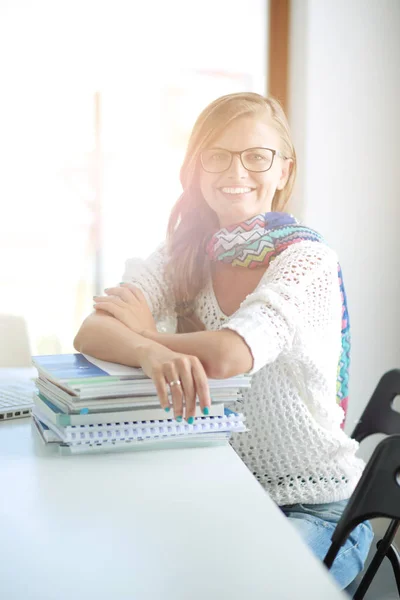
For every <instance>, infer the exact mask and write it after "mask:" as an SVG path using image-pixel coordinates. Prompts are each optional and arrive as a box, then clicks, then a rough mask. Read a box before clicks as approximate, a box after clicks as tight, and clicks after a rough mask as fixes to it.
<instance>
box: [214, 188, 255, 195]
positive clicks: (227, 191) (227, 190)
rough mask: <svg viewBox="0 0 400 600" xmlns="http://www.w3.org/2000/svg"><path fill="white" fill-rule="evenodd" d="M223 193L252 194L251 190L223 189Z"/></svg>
mask: <svg viewBox="0 0 400 600" xmlns="http://www.w3.org/2000/svg"><path fill="white" fill-rule="evenodd" d="M221 191H222V192H224V194H246V193H247V192H251V188H249V187H243V188H239V187H223V188H221Z"/></svg>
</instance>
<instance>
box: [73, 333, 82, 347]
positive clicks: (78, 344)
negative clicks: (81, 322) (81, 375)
mask: <svg viewBox="0 0 400 600" xmlns="http://www.w3.org/2000/svg"><path fill="white" fill-rule="evenodd" d="M73 346H74V348H75V350H76V351H77V352H82V327H81V328H80V329H79V331H78V333H77V334H76V336H75V337H74V341H73Z"/></svg>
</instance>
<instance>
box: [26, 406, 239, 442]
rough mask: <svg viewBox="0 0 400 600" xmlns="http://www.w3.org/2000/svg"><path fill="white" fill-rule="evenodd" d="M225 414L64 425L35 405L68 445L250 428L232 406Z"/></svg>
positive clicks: (39, 415) (38, 416)
mask: <svg viewBox="0 0 400 600" xmlns="http://www.w3.org/2000/svg"><path fill="white" fill-rule="evenodd" d="M224 413H225V414H224V415H223V416H217V417H196V418H195V421H194V423H193V425H189V424H188V423H185V422H181V423H178V422H177V421H175V420H174V419H167V420H163V421H147V422H144V423H136V422H132V421H128V422H124V423H107V424H99V425H79V426H76V425H69V426H66V427H60V426H58V425H55V424H54V423H52V422H51V421H50V420H49V419H48V418H47V417H46V416H45V415H44V414H42V413H41V412H40V411H39V410H37V409H35V418H36V420H37V421H40V422H41V423H43V424H44V425H46V426H47V427H48V428H50V429H51V430H52V431H53V432H54V433H55V434H56V435H57V436H58V437H59V438H60V440H62V442H63V443H64V444H67V445H68V446H80V445H83V446H84V445H88V446H102V445H112V444H115V443H120V442H125V443H127V444H129V443H137V442H141V441H143V440H153V439H165V438H172V437H180V436H183V437H190V436H193V435H195V436H198V435H201V436H204V437H207V435H208V434H218V433H223V434H229V435H230V434H232V433H234V432H242V431H246V427H245V425H244V421H245V417H244V416H243V415H242V414H238V413H235V412H233V411H231V410H229V409H226V408H225V410H224Z"/></svg>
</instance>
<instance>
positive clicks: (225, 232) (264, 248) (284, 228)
mask: <svg viewBox="0 0 400 600" xmlns="http://www.w3.org/2000/svg"><path fill="white" fill-rule="evenodd" d="M304 240H308V241H312V242H320V243H324V240H323V238H322V237H321V236H320V235H319V233H317V232H316V231H313V230H312V229H309V228H308V227H304V226H303V225H301V224H300V223H299V222H298V221H297V219H295V218H294V217H292V216H291V215H289V214H287V213H282V212H269V213H263V214H260V215H256V216H255V217H252V218H251V219H248V220H247V221H244V222H243V223H239V224H238V225H230V226H229V227H225V228H223V229H220V230H219V231H217V233H215V234H214V235H213V237H212V238H211V240H210V241H209V243H208V245H207V249H206V252H207V255H208V257H209V258H210V260H213V261H217V260H220V261H222V262H224V263H230V264H232V265H233V266H234V267H247V268H248V269H256V268H257V267H261V266H268V265H269V264H270V263H271V261H272V260H274V258H276V257H277V256H278V254H280V253H281V252H283V251H284V250H286V248H288V247H289V246H291V245H292V244H296V243H297V242H301V241H304ZM338 284H339V288H340V293H341V297H342V351H341V355H340V359H339V364H338V371H337V382H336V398H337V402H338V404H339V405H340V406H341V407H342V409H343V410H344V413H345V415H346V412H347V403H348V383H349V366H350V322H349V315H348V310H347V298H346V292H345V289H344V284H343V277H342V270H341V268H340V265H339V264H338ZM343 426H344V421H343V423H342V427H343Z"/></svg>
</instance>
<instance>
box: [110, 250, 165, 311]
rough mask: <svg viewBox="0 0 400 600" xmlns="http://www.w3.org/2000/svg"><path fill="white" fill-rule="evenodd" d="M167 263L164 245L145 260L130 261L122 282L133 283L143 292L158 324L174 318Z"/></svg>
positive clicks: (127, 262) (131, 259) (126, 265)
mask: <svg viewBox="0 0 400 600" xmlns="http://www.w3.org/2000/svg"><path fill="white" fill-rule="evenodd" d="M166 263H167V250H166V247H165V244H162V245H160V246H159V247H158V248H157V250H156V251H155V252H153V253H152V254H151V255H150V256H149V257H148V258H147V259H145V260H142V259H139V258H130V259H128V260H127V261H126V263H125V271H124V274H123V276H122V280H121V281H124V282H126V283H133V284H134V285H135V286H136V287H138V288H139V289H140V290H141V291H142V292H143V294H144V296H145V298H146V300H147V303H148V305H149V307H150V310H151V313H152V315H153V317H154V319H155V320H156V321H157V322H159V321H164V320H166V319H170V318H173V316H174V300H173V293H172V289H171V285H170V283H169V280H168V278H167V275H166V270H165V267H166Z"/></svg>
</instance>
